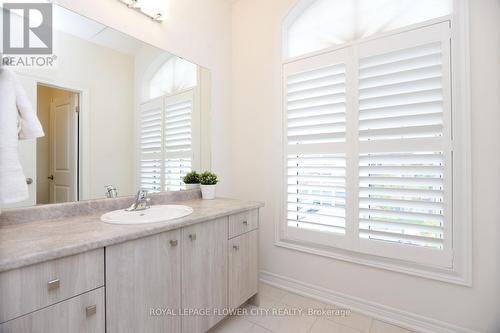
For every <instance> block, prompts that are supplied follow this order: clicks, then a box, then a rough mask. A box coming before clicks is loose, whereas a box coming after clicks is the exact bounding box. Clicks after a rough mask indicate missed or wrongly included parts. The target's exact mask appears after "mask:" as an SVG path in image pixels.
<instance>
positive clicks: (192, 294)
mask: <svg viewBox="0 0 500 333" xmlns="http://www.w3.org/2000/svg"><path fill="white" fill-rule="evenodd" d="M227 224H228V218H227V217H224V218H220V219H217V220H215V221H208V222H204V223H200V224H196V225H193V226H190V227H186V228H183V229H182V308H183V309H190V310H194V311H197V310H204V309H208V311H209V312H208V313H207V314H206V315H205V314H201V313H197V314H193V315H191V316H183V317H182V332H183V333H201V332H205V331H207V330H208V329H209V328H210V327H212V326H214V325H215V324H216V323H217V322H219V321H220V320H221V319H222V318H223V316H222V315H221V314H218V313H217V312H216V311H217V310H221V311H222V310H223V309H225V308H226V307H227ZM214 311H215V312H214Z"/></svg>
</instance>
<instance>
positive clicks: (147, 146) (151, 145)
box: [141, 108, 162, 153]
mask: <svg viewBox="0 0 500 333" xmlns="http://www.w3.org/2000/svg"><path fill="white" fill-rule="evenodd" d="M161 112H162V110H161V108H154V109H151V110H147V111H143V112H142V113H141V152H142V153H159V152H161V127H162V126H161Z"/></svg>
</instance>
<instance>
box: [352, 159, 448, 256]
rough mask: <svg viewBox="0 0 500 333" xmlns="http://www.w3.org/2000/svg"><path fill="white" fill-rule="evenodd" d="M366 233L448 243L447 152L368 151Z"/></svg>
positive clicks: (363, 189)
mask: <svg viewBox="0 0 500 333" xmlns="http://www.w3.org/2000/svg"><path fill="white" fill-rule="evenodd" d="M359 161H360V162H359V165H360V167H359V182H360V183H359V186H360V191H359V197H360V198H359V218H360V222H359V228H360V237H361V238H367V239H374V240H382V241H390V242H398V243H404V244H410V245H419V246H425V247H433V248H439V249H441V248H442V247H443V219H444V217H443V210H444V206H443V187H444V182H443V174H444V168H443V154H442V153H378V154H362V155H361V156H360V160H359Z"/></svg>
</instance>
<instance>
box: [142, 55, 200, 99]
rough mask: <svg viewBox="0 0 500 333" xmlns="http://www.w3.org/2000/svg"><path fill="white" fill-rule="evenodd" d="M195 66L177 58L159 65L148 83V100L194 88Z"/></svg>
mask: <svg viewBox="0 0 500 333" xmlns="http://www.w3.org/2000/svg"><path fill="white" fill-rule="evenodd" d="M196 81H197V66H196V65H195V64H193V63H191V62H189V61H186V60H184V59H182V58H179V57H175V56H173V57H171V58H170V59H168V60H167V61H165V62H164V63H163V65H161V67H160V68H159V69H158V70H157V71H156V73H155V74H154V75H153V76H152V78H151V80H150V81H149V98H151V99H153V98H156V97H160V96H164V95H170V94H173V93H175V92H178V91H182V90H186V89H189V88H192V87H194V86H196Z"/></svg>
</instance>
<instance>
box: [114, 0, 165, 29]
mask: <svg viewBox="0 0 500 333" xmlns="http://www.w3.org/2000/svg"><path fill="white" fill-rule="evenodd" d="M118 1H120V2H121V3H123V4H125V5H126V6H127V7H128V8H131V9H133V10H136V11H138V12H140V13H142V14H144V15H146V16H147V17H149V18H150V19H152V20H153V21H155V22H158V23H161V22H163V19H164V14H163V13H162V11H163V10H162V9H161V8H159V7H160V6H159V5H155V4H154V2H159V1H157V0H156V1H155V0H118Z"/></svg>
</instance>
